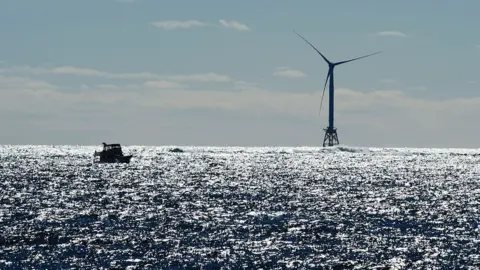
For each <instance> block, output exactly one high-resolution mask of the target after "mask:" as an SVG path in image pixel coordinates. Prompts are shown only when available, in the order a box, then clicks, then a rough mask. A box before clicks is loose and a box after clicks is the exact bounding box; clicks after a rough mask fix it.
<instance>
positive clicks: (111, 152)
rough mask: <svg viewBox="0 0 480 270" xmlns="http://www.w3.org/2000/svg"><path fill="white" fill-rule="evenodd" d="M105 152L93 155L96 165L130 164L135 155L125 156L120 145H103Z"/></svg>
mask: <svg viewBox="0 0 480 270" xmlns="http://www.w3.org/2000/svg"><path fill="white" fill-rule="evenodd" d="M102 145H103V150H102V151H100V152H97V151H96V150H95V153H94V154H93V162H94V163H130V159H131V158H132V156H133V155H128V156H124V155H123V151H122V146H121V145H120V144H119V143H113V144H106V143H102Z"/></svg>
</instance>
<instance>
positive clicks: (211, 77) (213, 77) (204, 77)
mask: <svg viewBox="0 0 480 270" xmlns="http://www.w3.org/2000/svg"><path fill="white" fill-rule="evenodd" d="M166 78H167V79H169V80H173V81H186V82H188V81H191V82H230V81H231V80H232V79H231V78H230V77H229V76H227V75H220V74H216V73H213V72H210V73H204V74H191V75H170V76H166Z"/></svg>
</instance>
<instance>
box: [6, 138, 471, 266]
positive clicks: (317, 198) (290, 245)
mask: <svg viewBox="0 0 480 270" xmlns="http://www.w3.org/2000/svg"><path fill="white" fill-rule="evenodd" d="M169 149H171V147H133V146H132V147H124V152H125V153H126V154H129V153H131V154H133V155H134V157H133V159H132V163H130V164H93V165H92V154H93V152H94V150H99V147H80V146H78V147H77V146H0V179H1V181H0V201H1V204H0V228H1V231H0V268H2V269H3V268H11V269H15V268H24V269H25V268H27V267H28V268H32V267H33V268H36V269H42V268H43V269H46V268H48V269H58V268H64V269H66V268H69V269H72V268H73V269H101V268H104V269H113V268H118V269H124V268H127V269H150V268H151V269H154V268H156V269H199V268H200V267H204V269H220V268H221V269H260V268H263V269H286V268H295V269H476V267H479V266H480V248H479V247H480V243H479V240H480V238H479V235H480V223H479V200H480V184H479V180H480V179H479V172H480V170H479V169H480V165H479V164H480V157H479V156H477V155H476V154H477V153H480V151H479V150H451V149H368V148H349V147H337V148H331V149H322V148H207V147H184V148H182V149H183V150H184V152H182V153H173V152H169ZM375 267H377V268H375Z"/></svg>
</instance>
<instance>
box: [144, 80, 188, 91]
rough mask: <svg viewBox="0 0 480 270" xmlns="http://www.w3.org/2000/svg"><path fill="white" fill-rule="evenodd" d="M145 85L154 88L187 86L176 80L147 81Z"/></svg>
mask: <svg viewBox="0 0 480 270" xmlns="http://www.w3.org/2000/svg"><path fill="white" fill-rule="evenodd" d="M144 85H145V86H147V87H152V88H167V89H174V88H185V87H186V86H184V85H182V84H179V83H176V82H169V81H148V82H145V83H144Z"/></svg>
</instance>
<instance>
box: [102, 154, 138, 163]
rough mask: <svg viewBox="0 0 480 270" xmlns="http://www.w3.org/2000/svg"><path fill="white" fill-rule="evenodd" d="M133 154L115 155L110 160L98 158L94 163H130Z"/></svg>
mask: <svg viewBox="0 0 480 270" xmlns="http://www.w3.org/2000/svg"><path fill="white" fill-rule="evenodd" d="M132 157H133V155H128V156H121V157H115V158H112V159H108V160H102V161H100V160H96V161H94V163H130V160H131V159H132Z"/></svg>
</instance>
